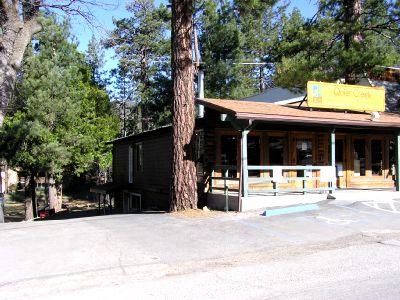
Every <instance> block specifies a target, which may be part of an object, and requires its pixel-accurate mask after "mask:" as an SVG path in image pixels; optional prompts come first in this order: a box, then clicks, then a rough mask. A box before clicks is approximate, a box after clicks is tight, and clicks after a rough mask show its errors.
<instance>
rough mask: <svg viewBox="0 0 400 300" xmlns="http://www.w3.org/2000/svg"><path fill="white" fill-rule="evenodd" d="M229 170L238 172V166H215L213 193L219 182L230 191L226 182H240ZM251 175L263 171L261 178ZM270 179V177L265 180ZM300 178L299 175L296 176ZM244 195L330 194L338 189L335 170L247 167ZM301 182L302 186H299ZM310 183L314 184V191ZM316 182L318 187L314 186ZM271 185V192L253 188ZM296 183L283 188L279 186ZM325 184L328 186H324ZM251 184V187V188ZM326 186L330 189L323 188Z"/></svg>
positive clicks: (304, 167) (244, 175)
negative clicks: (218, 173)
mask: <svg viewBox="0 0 400 300" xmlns="http://www.w3.org/2000/svg"><path fill="white" fill-rule="evenodd" d="M218 170H220V171H221V176H216V171H218ZM229 170H235V171H236V170H237V168H236V166H223V165H219V166H215V167H214V168H213V169H212V171H211V176H210V192H212V190H213V188H214V187H215V181H216V180H223V182H224V189H226V188H227V181H239V178H232V177H229ZM249 171H260V172H261V171H263V172H262V173H263V174H262V176H260V177H249V176H248V173H249ZM299 171H300V173H302V175H300V176H293V172H296V173H298V172H299ZM265 175H268V176H265ZM296 175H297V174H296ZM243 177H245V178H246V180H243V187H242V193H243V196H247V195H248V194H265V193H272V194H274V195H275V196H276V195H278V193H282V192H284V193H288V192H301V193H303V194H305V193H307V192H316V191H320V192H323V191H329V192H332V191H333V190H335V188H336V170H335V167H333V166H248V167H247V170H244V174H243ZM296 182H301V184H296ZM309 182H313V184H312V187H310V186H309ZM316 182H317V184H315V183H316ZM268 183H272V187H271V188H265V189H263V188H254V185H257V184H260V185H261V184H268ZM288 183H294V184H291V185H286V186H285V187H280V184H288ZM321 183H325V184H321ZM250 184H251V185H252V186H251V187H249V186H250ZM323 185H327V186H323Z"/></svg>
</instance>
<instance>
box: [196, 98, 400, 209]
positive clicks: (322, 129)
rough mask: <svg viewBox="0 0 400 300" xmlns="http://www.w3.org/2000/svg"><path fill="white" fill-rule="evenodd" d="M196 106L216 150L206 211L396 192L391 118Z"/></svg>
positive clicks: (395, 118) (241, 105) (396, 123)
mask: <svg viewBox="0 0 400 300" xmlns="http://www.w3.org/2000/svg"><path fill="white" fill-rule="evenodd" d="M198 103H200V104H202V105H204V106H205V107H206V116H205V118H206V122H205V124H207V125H206V126H204V131H205V133H206V135H205V136H212V139H213V143H214V149H215V153H214V157H213V159H212V162H213V164H212V165H211V166H210V173H209V176H208V181H207V183H208V184H207V185H206V192H207V197H208V199H209V205H210V206H211V207H212V206H213V204H216V206H218V208H223V207H225V206H226V203H228V204H229V209H231V210H238V211H243V210H248V209H254V208H258V207H268V206H270V205H271V204H272V203H275V204H274V205H276V204H280V203H282V206H284V205H288V203H293V201H294V202H296V201H300V202H302V203H308V202H309V201H317V200H318V201H322V200H326V199H327V194H328V193H329V194H332V193H333V194H334V195H335V194H337V192H336V191H337V190H338V189H339V190H341V191H343V190H350V189H351V190H360V191H361V190H364V189H371V190H372V189H378V190H381V189H384V190H386V191H391V190H396V191H399V190H400V183H399V180H398V179H399V176H398V171H399V169H400V167H399V151H398V149H399V145H400V135H399V132H400V116H399V115H398V114H388V113H381V115H380V117H379V119H377V120H373V119H372V118H371V115H370V114H367V113H348V112H337V111H312V110H310V109H300V108H293V107H284V106H280V105H276V104H267V103H252V102H243V101H234V100H216V99H198ZM210 132H212V134H210ZM209 143H210V141H209ZM209 156H210V155H209ZM293 197H294V198H293ZM292 198H293V199H292ZM318 201H317V202H318ZM221 206H222V207H221Z"/></svg>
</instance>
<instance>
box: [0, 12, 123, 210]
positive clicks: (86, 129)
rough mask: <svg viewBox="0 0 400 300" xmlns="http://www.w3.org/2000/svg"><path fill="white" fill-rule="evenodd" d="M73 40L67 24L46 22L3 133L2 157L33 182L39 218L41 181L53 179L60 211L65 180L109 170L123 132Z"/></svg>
mask: <svg viewBox="0 0 400 300" xmlns="http://www.w3.org/2000/svg"><path fill="white" fill-rule="evenodd" d="M70 37H71V35H70V31H69V24H68V23H67V22H66V21H64V22H62V23H61V24H58V23H57V22H56V21H55V18H53V17H50V18H47V19H45V20H43V31H42V32H40V33H39V34H37V35H36V36H35V41H34V47H33V48H29V49H28V51H27V53H26V56H25V59H24V68H23V72H22V73H21V76H20V81H19V83H18V85H17V89H18V91H19V93H18V103H20V108H19V109H18V110H17V111H15V112H14V113H13V114H11V115H8V116H7V117H6V118H5V120H4V124H3V126H2V128H1V132H0V152H1V153H0V154H1V156H2V157H4V158H5V159H7V161H8V163H9V164H10V165H11V166H13V167H18V168H20V169H21V170H22V171H23V172H25V173H27V174H29V176H30V178H31V188H32V190H31V198H32V203H33V212H34V214H35V212H36V209H35V206H36V205H35V190H34V187H35V178H36V177H37V176H39V175H40V176H44V175H46V176H47V177H48V181H49V182H50V183H52V185H51V186H50V189H49V201H50V206H51V208H54V209H55V210H56V211H57V210H59V209H60V207H61V201H62V199H61V197H60V192H61V184H62V180H63V176H65V175H66V174H77V175H78V174H81V173H83V172H85V171H88V170H90V169H91V168H93V167H103V168H104V167H106V166H109V165H110V162H111V154H110V149H109V148H108V147H109V146H106V145H105V144H104V142H105V141H107V140H110V139H112V138H113V137H115V135H116V133H117V130H118V128H117V119H116V118H115V116H113V115H112V114H111V106H110V104H109V99H108V95H107V93H106V92H105V91H104V90H102V89H100V88H99V87H98V86H96V85H94V84H93V80H92V77H91V68H90V66H89V65H87V64H86V63H85V57H84V55H83V54H81V53H79V52H78V51H77V45H76V44H74V43H71V42H70V41H69V40H70Z"/></svg>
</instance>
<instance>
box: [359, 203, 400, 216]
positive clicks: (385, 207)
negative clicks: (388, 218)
mask: <svg viewBox="0 0 400 300" xmlns="http://www.w3.org/2000/svg"><path fill="white" fill-rule="evenodd" d="M361 203H362V204H364V205H366V206H368V207H371V208H374V209H376V210H380V211H384V212H389V213H394V214H400V201H398V200H395V199H388V200H379V201H365V202H361ZM396 205H397V206H398V207H396Z"/></svg>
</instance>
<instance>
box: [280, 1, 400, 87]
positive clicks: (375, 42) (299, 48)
mask: <svg viewBox="0 0 400 300" xmlns="http://www.w3.org/2000/svg"><path fill="white" fill-rule="evenodd" d="M396 11H398V8H397V9H396V5H395V3H394V2H393V1H390V0H366V1H360V0H341V1H330V0H321V1H320V2H319V10H318V13H317V14H316V15H315V17H314V18H312V19H308V20H306V21H305V22H302V21H301V20H300V19H301V18H300V17H299V16H298V15H299V13H298V12H297V13H294V14H293V15H292V22H290V23H288V24H286V26H285V29H284V31H283V33H284V34H283V39H282V41H281V43H280V44H279V51H278V52H280V54H281V55H280V57H279V58H278V66H277V68H278V72H277V76H276V81H277V82H278V83H279V84H281V85H285V86H298V87H304V86H305V84H306V82H307V80H311V79H314V80H324V81H333V80H337V79H340V78H343V79H345V82H346V83H350V84H354V83H357V80H358V77H359V76H360V75H365V74H367V73H369V72H374V67H375V66H377V65H388V66H391V65H394V64H396V63H398V61H399V46H400V40H399V36H400V35H399V33H400V29H399V28H400V27H399V24H400V20H399V17H398V16H396Z"/></svg>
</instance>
